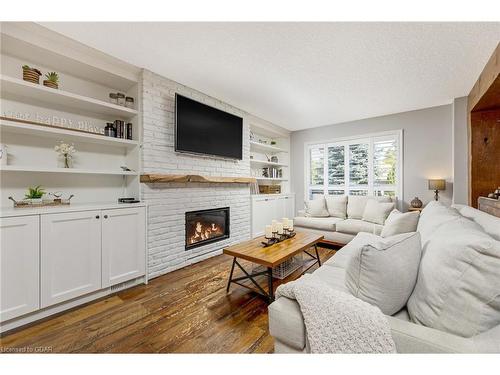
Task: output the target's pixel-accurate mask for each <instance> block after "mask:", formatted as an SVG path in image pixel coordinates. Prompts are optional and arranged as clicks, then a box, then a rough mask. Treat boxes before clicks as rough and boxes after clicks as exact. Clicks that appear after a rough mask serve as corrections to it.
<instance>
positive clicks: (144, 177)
mask: <svg viewBox="0 0 500 375" xmlns="http://www.w3.org/2000/svg"><path fill="white" fill-rule="evenodd" d="M141 182H144V183H158V182H163V183H166V182H202V183H210V182H213V183H219V184H252V183H254V182H256V180H255V178H253V177H222V176H200V175H196V174H156V173H147V174H141Z"/></svg>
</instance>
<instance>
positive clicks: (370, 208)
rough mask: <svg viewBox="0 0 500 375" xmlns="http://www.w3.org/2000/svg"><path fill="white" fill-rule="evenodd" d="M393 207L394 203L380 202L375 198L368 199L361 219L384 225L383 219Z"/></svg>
mask: <svg viewBox="0 0 500 375" xmlns="http://www.w3.org/2000/svg"><path fill="white" fill-rule="evenodd" d="M393 209H394V203H392V202H391V203H381V202H377V201H376V200H375V199H369V200H368V202H366V206H365V210H364V212H363V220H364V221H369V222H370V223H375V224H380V225H384V223H385V219H387V217H388V216H389V213H390V212H391V211H392V210H393Z"/></svg>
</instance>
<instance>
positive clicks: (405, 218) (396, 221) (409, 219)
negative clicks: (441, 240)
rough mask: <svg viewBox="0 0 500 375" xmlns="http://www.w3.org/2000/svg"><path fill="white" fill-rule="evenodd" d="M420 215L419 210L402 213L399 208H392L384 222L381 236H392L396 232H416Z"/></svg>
mask: <svg viewBox="0 0 500 375" xmlns="http://www.w3.org/2000/svg"><path fill="white" fill-rule="evenodd" d="M419 216H420V213H419V212H418V211H413V212H405V213H402V212H401V211H398V210H392V211H391V213H390V214H389V216H388V217H387V219H386V221H385V223H384V228H383V229H382V233H380V236H381V237H390V236H395V235H396V234H401V233H409V232H415V231H416V230H417V225H418V218H419Z"/></svg>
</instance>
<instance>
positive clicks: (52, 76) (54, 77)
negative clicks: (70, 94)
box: [43, 72, 59, 89]
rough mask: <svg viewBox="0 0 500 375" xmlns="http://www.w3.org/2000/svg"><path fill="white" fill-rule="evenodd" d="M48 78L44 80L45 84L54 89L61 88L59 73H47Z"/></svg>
mask: <svg viewBox="0 0 500 375" xmlns="http://www.w3.org/2000/svg"><path fill="white" fill-rule="evenodd" d="M45 78H47V79H46V80H44V81H43V85H44V86H47V87H51V88H53V89H57V88H59V75H58V74H57V73H56V72H49V73H47V74H45Z"/></svg>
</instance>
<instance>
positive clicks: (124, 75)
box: [0, 23, 142, 212]
mask: <svg viewBox="0 0 500 375" xmlns="http://www.w3.org/2000/svg"><path fill="white" fill-rule="evenodd" d="M0 36H1V41H0V42H1V43H0V45H1V54H0V57H1V64H0V65H1V70H0V88H1V96H0V99H1V113H0V115H1V116H2V117H4V118H12V119H13V120H9V119H0V136H1V143H2V144H3V145H5V146H6V149H7V165H1V166H0V173H1V177H2V178H1V196H0V198H1V202H0V206H1V207H3V208H4V209H3V210H2V212H4V211H6V210H7V209H8V208H10V207H11V206H12V202H11V201H9V200H8V197H9V196H12V197H14V199H16V200H18V199H22V198H23V197H24V194H25V192H26V190H27V188H28V187H29V186H37V185H41V186H42V187H43V188H44V189H45V191H46V192H47V193H48V192H56V191H57V192H61V193H62V194H63V197H67V196H69V195H71V194H73V195H74V198H73V199H72V204H80V205H82V204H83V205H85V204H87V203H88V202H105V203H108V204H111V203H116V202H117V200H118V198H120V197H135V198H138V197H139V196H140V182H139V178H140V166H141V163H140V148H141V133H142V132H141V116H140V111H139V108H141V103H140V83H139V80H140V74H141V71H140V69H138V68H137V67H135V66H132V65H129V64H127V63H124V62H123V61H120V60H118V59H115V58H113V57H111V56H108V55H105V54H102V53H101V52H98V51H96V50H93V49H90V48H87V47H85V46H83V45H81V44H79V43H77V42H75V41H73V40H71V39H68V38H66V37H63V36H60V35H54V34H53V33H51V32H50V31H48V30H46V29H44V28H43V27H40V26H39V25H35V24H23V23H11V24H9V25H6V27H5V28H2V33H1V34H0ZM25 64H26V65H29V66H31V67H33V68H38V69H39V70H40V71H41V72H42V76H41V77H40V84H34V83H31V82H27V81H24V80H23V79H22V66H23V65H25ZM50 71H55V72H57V73H58V74H59V89H53V88H49V87H46V86H43V84H42V82H43V75H44V74H45V73H46V72H50ZM111 92H122V93H124V94H125V95H126V96H131V97H133V98H134V99H135V108H137V109H131V108H127V107H124V106H119V105H116V104H112V103H110V102H109V101H108V98H109V93H111ZM16 119H17V120H20V121H17V120H16ZM115 120H122V121H124V122H125V123H128V122H130V123H132V127H133V131H132V133H133V139H123V138H113V137H106V136H104V135H102V134H98V133H91V132H84V131H81V130H77V129H82V128H83V129H85V128H86V127H89V128H100V129H103V128H104V127H105V126H106V123H107V122H114V121H115ZM30 122H31V123H30ZM38 123H39V124H38ZM42 124H47V125H42ZM51 124H53V125H54V126H52V125H51ZM68 124H72V125H71V126H68ZM72 128H73V129H72ZM59 142H66V143H73V144H74V146H75V148H76V150H77V152H76V154H75V156H74V158H73V168H61V162H60V160H59V159H58V155H57V153H56V152H55V151H54V146H55V145H56V144H58V143H59ZM121 166H126V167H128V168H129V169H130V171H124V170H123V169H121Z"/></svg>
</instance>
